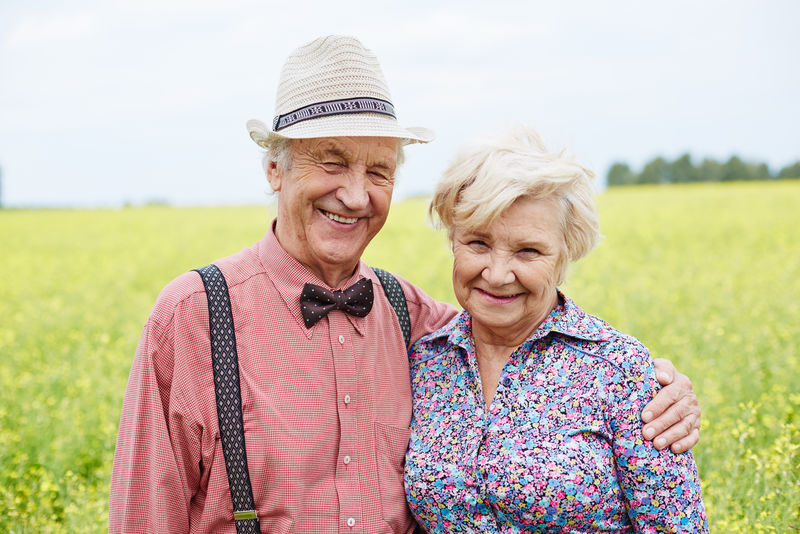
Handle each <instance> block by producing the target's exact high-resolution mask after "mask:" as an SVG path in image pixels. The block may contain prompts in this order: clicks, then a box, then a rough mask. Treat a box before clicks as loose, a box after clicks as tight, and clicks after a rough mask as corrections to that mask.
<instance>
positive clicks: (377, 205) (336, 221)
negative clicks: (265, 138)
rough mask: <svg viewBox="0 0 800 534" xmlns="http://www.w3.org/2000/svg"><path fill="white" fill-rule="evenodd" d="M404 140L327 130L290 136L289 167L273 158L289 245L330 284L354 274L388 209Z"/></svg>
mask: <svg viewBox="0 0 800 534" xmlns="http://www.w3.org/2000/svg"><path fill="white" fill-rule="evenodd" d="M397 148H398V140H397V139H395V138H389V137H325V138H316V139H295V140H292V142H291V149H290V150H291V165H290V168H289V170H288V171H286V170H283V169H281V168H280V167H278V166H277V165H275V164H274V162H273V163H270V166H269V168H268V169H267V177H268V179H269V183H270V185H271V186H272V189H274V190H275V191H279V194H278V222H277V226H276V228H275V233H276V235H277V237H278V241H279V242H280V244H281V245H282V246H283V248H284V249H285V250H286V251H287V252H288V253H289V254H290V255H291V256H292V257H294V258H295V259H296V260H298V261H299V262H301V263H303V264H304V265H306V266H307V267H308V268H309V269H311V271H312V272H314V274H316V275H317V276H319V277H320V278H321V279H322V280H323V281H324V282H325V283H326V284H328V285H329V286H331V287H334V288H336V287H338V286H339V285H341V284H342V283H343V282H344V281H346V280H347V278H349V277H350V275H351V274H352V272H353V270H354V269H355V267H356V264H357V263H358V261H359V259H360V258H361V254H362V253H363V252H364V249H365V248H366V247H367V245H368V244H369V242H370V241H371V240H372V238H373V237H375V234H377V233H378V231H379V230H380V229H381V227H383V224H384V223H385V222H386V216H387V215H388V213H389V205H390V204H391V200H392V189H393V187H394V173H395V169H396V167H397Z"/></svg>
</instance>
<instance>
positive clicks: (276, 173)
mask: <svg viewBox="0 0 800 534" xmlns="http://www.w3.org/2000/svg"><path fill="white" fill-rule="evenodd" d="M284 174H285V172H284V170H283V169H282V168H281V167H280V165H278V164H277V163H276V162H274V161H271V160H270V161H268V162H267V181H268V182H269V186H270V187H271V188H272V190H273V191H275V192H278V191H280V190H281V182H283V177H284Z"/></svg>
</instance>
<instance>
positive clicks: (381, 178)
mask: <svg viewBox="0 0 800 534" xmlns="http://www.w3.org/2000/svg"><path fill="white" fill-rule="evenodd" d="M369 174H370V175H371V176H373V177H374V178H375V179H376V180H378V181H381V182H386V181H388V180H389V179H390V178H389V177H388V176H386V175H385V174H383V173H382V172H378V171H369Z"/></svg>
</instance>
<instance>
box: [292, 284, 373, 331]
mask: <svg viewBox="0 0 800 534" xmlns="http://www.w3.org/2000/svg"><path fill="white" fill-rule="evenodd" d="M372 298H373V294H372V280H370V279H368V278H362V279H361V280H359V281H358V282H356V283H355V284H353V285H352V286H350V287H348V288H347V289H345V290H344V291H342V290H339V289H337V290H335V291H331V290H329V289H325V288H324V287H320V286H317V285H314V284H306V285H305V286H304V287H303V292H302V293H301V294H300V310H301V311H302V312H303V319H304V320H305V322H306V328H311V327H312V326H314V325H315V324H317V321H319V320H320V319H322V318H323V317H325V316H326V315H328V313H329V312H330V311H332V310H342V311H343V312H345V313H349V314H350V315H355V316H356V317H364V316H365V315H367V314H368V313H369V311H370V310H371V309H372Z"/></svg>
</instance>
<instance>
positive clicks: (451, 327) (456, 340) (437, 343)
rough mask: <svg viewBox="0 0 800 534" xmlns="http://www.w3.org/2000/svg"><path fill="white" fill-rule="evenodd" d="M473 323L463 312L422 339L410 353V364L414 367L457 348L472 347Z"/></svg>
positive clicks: (413, 346) (414, 345) (412, 347)
mask: <svg viewBox="0 0 800 534" xmlns="http://www.w3.org/2000/svg"><path fill="white" fill-rule="evenodd" d="M471 331H472V327H471V321H470V317H469V314H468V313H467V312H466V311H461V312H460V313H459V314H458V315H456V316H455V317H453V318H452V319H451V320H450V322H448V323H447V324H446V325H444V326H443V327H441V328H439V329H438V330H436V331H434V332H431V333H430V334H428V335H426V336H423V337H421V338H420V339H419V340H418V341H417V342H416V343H414V344H413V345H412V346H411V349H410V350H409V351H408V358H409V363H410V365H411V366H412V367H413V366H415V365H420V364H422V363H424V362H426V361H429V360H431V359H432V358H435V357H436V356H440V355H444V354H447V353H449V352H450V351H451V350H452V349H453V348H454V347H457V346H472V339H471V333H470V332H471Z"/></svg>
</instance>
